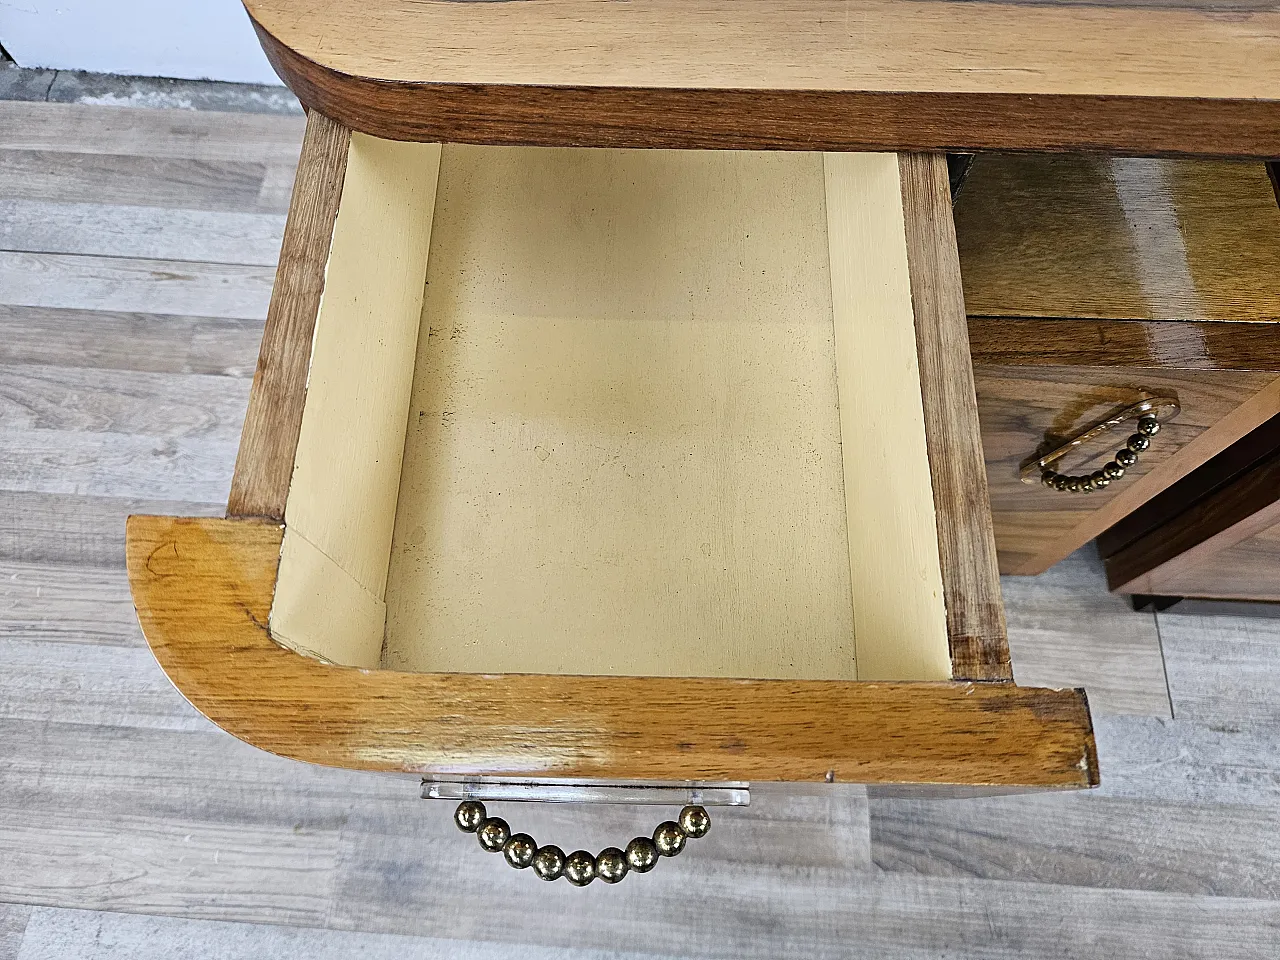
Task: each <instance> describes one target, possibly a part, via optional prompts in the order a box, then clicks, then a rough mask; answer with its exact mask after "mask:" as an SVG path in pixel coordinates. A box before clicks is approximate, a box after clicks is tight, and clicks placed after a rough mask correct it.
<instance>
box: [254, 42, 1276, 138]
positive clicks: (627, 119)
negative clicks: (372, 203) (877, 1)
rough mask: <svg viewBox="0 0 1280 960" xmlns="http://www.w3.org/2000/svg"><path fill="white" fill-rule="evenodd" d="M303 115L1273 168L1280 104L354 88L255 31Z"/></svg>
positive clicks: (389, 125) (448, 130) (389, 134)
mask: <svg viewBox="0 0 1280 960" xmlns="http://www.w3.org/2000/svg"><path fill="white" fill-rule="evenodd" d="M254 28H255V29H256V30H257V32H258V38H259V40H261V42H262V47H263V49H264V50H265V51H266V54H267V59H268V60H270V61H271V65H272V66H273V67H274V68H275V70H276V73H278V74H279V75H280V76H281V78H283V79H284V81H285V82H286V83H287V84H288V85H289V87H290V88H291V89H292V90H293V92H294V93H295V94H297V95H298V99H300V100H301V101H302V102H303V103H304V104H306V105H307V106H308V107H311V108H312V109H315V110H319V111H321V112H322V113H325V114H327V115H328V116H330V117H334V118H335V119H337V120H339V121H340V122H342V123H344V124H346V125H347V126H349V127H351V128H352V129H354V130H359V131H361V132H362V133H368V134H372V135H374V136H378V137H384V138H387V139H390V140H416V141H422V142H431V143H434V142H453V143H479V144H504V145H527V146H579V147H670V148H677V149H704V150H826V151H853V150H864V151H866V150H872V151H910V150H930V151H932V150H951V151H961V152H962V151H972V150H1037V151H1054V152H1059V151H1062V152H1080V151H1089V152H1102V153H1119V154H1128V155H1144V156H1223V157H1257V158H1263V159H1265V158H1268V157H1275V156H1278V155H1280V100H1252V99H1221V100H1215V99H1196V98H1187V97H1132V96H1121V97H1104V96H1077V95H1022V94H1008V93H1000V94H997V93H990V94H982V93H949V92H948V93H938V92H931V93H926V92H919V93H884V92H856V91H854V92H843V91H823V90H708V89H673V88H636V87H562V86H533V85H522V84H510V85H508V84H458V83H407V82H399V81H386V80H374V79H371V78H368V77H360V76H353V75H350V74H345V73H341V72H339V71H336V70H333V69H331V68H329V67H325V66H323V65H321V64H319V63H316V62H315V61H313V60H310V59H308V58H307V57H304V56H302V55H301V54H299V53H298V52H296V51H294V50H291V49H290V48H289V47H287V46H285V45H284V44H282V43H281V42H280V41H278V40H277V39H276V38H275V37H274V36H272V35H271V34H270V33H269V32H268V31H267V30H266V29H265V28H264V27H262V26H261V25H260V24H259V23H258V22H257V21H254Z"/></svg>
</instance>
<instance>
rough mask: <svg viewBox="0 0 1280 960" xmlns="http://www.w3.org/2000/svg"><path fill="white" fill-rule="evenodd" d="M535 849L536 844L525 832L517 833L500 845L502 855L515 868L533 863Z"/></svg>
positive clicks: (521, 867) (519, 868)
mask: <svg viewBox="0 0 1280 960" xmlns="http://www.w3.org/2000/svg"><path fill="white" fill-rule="evenodd" d="M537 850H538V845H537V844H536V843H534V842H533V837H531V836H529V835H528V834H527V833H517V834H516V835H515V836H513V837H511V838H510V839H509V840H507V842H506V843H504V844H503V845H502V855H503V856H504V857H506V858H507V863H509V864H511V865H512V866H513V867H515V868H516V869H517V870H523V869H524V868H525V867H527V866H529V864H531V863H533V855H534V854H535V853H536V852H537Z"/></svg>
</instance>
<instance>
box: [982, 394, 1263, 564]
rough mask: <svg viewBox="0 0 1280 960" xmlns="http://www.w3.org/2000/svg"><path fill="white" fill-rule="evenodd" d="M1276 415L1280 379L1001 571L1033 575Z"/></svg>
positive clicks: (1081, 545) (1082, 544)
mask: <svg viewBox="0 0 1280 960" xmlns="http://www.w3.org/2000/svg"><path fill="white" fill-rule="evenodd" d="M1277 413H1280V379H1277V380H1273V381H1272V382H1271V383H1270V384H1268V385H1267V386H1266V387H1264V388H1263V389H1262V390H1259V391H1258V392H1257V393H1255V394H1254V395H1253V396H1252V397H1250V398H1249V399H1248V400H1246V401H1245V402H1244V403H1242V404H1240V406H1238V407H1236V409H1234V410H1233V411H1231V413H1229V414H1227V415H1226V416H1225V417H1223V418H1222V419H1221V420H1219V421H1218V422H1217V423H1215V424H1214V425H1213V426H1212V427H1210V428H1209V429H1208V430H1205V431H1204V432H1203V433H1201V434H1200V435H1199V436H1197V437H1196V438H1195V439H1194V440H1192V441H1191V442H1190V443H1188V444H1186V445H1185V446H1184V447H1182V449H1180V450H1179V451H1178V452H1177V453H1176V454H1174V455H1173V456H1172V457H1169V458H1168V459H1166V460H1162V461H1161V462H1160V463H1158V464H1156V465H1155V466H1154V467H1152V468H1151V470H1150V471H1149V472H1148V473H1145V474H1143V475H1142V476H1141V477H1138V478H1137V479H1136V480H1135V481H1134V482H1133V483H1132V484H1127V485H1125V486H1124V488H1123V490H1122V491H1121V492H1120V493H1118V494H1117V495H1116V496H1115V497H1114V498H1112V499H1111V500H1108V501H1107V502H1106V503H1105V504H1103V505H1102V506H1101V507H1099V508H1098V509H1097V510H1094V511H1092V512H1091V513H1088V514H1086V515H1085V517H1084V519H1083V520H1082V521H1081V522H1080V523H1078V524H1076V526H1074V527H1072V528H1071V530H1070V532H1069V533H1067V534H1066V535H1065V536H1061V537H1058V538H1057V539H1055V540H1054V541H1052V542H1051V543H1050V544H1049V545H1048V546H1046V547H1045V548H1044V549H1043V550H1042V551H1041V552H1040V553H1038V554H1036V555H1034V556H1032V557H1031V558H1030V559H1028V560H1027V561H1026V562H1025V563H1021V564H1016V565H1012V566H1011V567H1010V568H1009V569H1007V570H1006V571H1005V572H1006V573H1009V574H1012V575H1034V574H1038V573H1042V572H1043V571H1045V570H1048V569H1049V568H1050V567H1051V566H1053V565H1054V564H1055V563H1057V562H1058V561H1059V560H1062V559H1065V558H1066V557H1067V556H1068V555H1069V554H1071V553H1073V552H1074V551H1076V550H1078V549H1080V548H1081V547H1083V546H1084V545H1085V544H1086V543H1088V542H1089V541H1090V540H1092V539H1093V538H1094V537H1096V536H1098V535H1099V534H1100V533H1102V532H1103V531H1104V530H1106V529H1107V528H1108V527H1110V526H1112V525H1113V524H1116V523H1118V522H1120V520H1122V519H1124V518H1125V517H1127V516H1128V515H1129V514H1130V513H1132V512H1133V511H1134V510H1136V509H1137V508H1138V507H1140V506H1142V505H1143V504H1144V503H1146V502H1147V501H1148V500H1150V499H1151V498H1152V497H1154V496H1155V495H1156V494H1158V493H1160V492H1161V491H1162V490H1165V489H1167V488H1168V487H1170V486H1172V485H1173V484H1174V483H1176V482H1177V481H1178V480H1180V479H1182V478H1183V477H1185V476H1186V475H1187V474H1189V473H1190V472H1191V471H1192V470H1194V469H1195V468H1196V467H1198V466H1200V465H1201V464H1202V463H1205V462H1206V461H1208V460H1209V459H1210V458H1211V457H1214V456H1217V455H1218V454H1219V453H1221V452H1222V451H1223V450H1225V449H1226V448H1227V447H1229V446H1231V444H1233V443H1235V442H1236V441H1237V440H1239V439H1240V438H1241V437H1243V436H1244V435H1245V434H1247V433H1249V432H1250V431H1251V430H1253V429H1254V428H1256V427H1258V426H1260V425H1262V424H1263V423H1265V422H1266V421H1267V420H1269V419H1271V418H1272V417H1273V416H1275V415H1276V414H1277Z"/></svg>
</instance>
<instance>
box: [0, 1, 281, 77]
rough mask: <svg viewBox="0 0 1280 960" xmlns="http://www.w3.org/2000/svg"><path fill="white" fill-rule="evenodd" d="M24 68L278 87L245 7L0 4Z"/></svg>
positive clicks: (2, 22) (4, 40)
mask: <svg viewBox="0 0 1280 960" xmlns="http://www.w3.org/2000/svg"><path fill="white" fill-rule="evenodd" d="M0 44H2V45H3V46H4V48H5V49H6V50H7V51H8V52H9V55H10V56H11V57H13V59H14V60H16V61H17V62H18V64H19V65H20V66H24V67H52V68H54V69H58V70H93V71H96V72H100V73H120V74H136V75H139V76H145V77H182V78H186V79H192V80H197V79H210V80H233V81H237V82H239V83H279V82H280V81H279V80H277V79H276V75H275V73H273V72H272V70H271V66H270V65H269V64H268V63H267V58H266V57H265V56H263V54H262V48H261V47H259V46H258V38H257V36H256V35H255V34H254V32H253V27H252V25H251V24H250V23H249V17H248V15H247V14H246V13H245V12H244V7H242V6H241V5H240V0H0Z"/></svg>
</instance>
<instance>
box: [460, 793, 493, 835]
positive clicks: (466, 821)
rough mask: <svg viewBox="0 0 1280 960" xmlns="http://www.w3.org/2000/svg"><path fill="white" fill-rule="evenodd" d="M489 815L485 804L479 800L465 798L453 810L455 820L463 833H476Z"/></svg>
mask: <svg viewBox="0 0 1280 960" xmlns="http://www.w3.org/2000/svg"><path fill="white" fill-rule="evenodd" d="M487 816H488V814H487V813H486V812H485V809H484V804H483V803H481V802H480V801H479V800H463V801H462V802H461V803H460V804H458V809H457V810H455V811H453V822H454V823H456V824H457V825H458V829H459V830H461V831H462V832H463V833H475V832H476V831H477V830H479V829H480V824H482V823H484V819H485V817H487Z"/></svg>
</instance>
